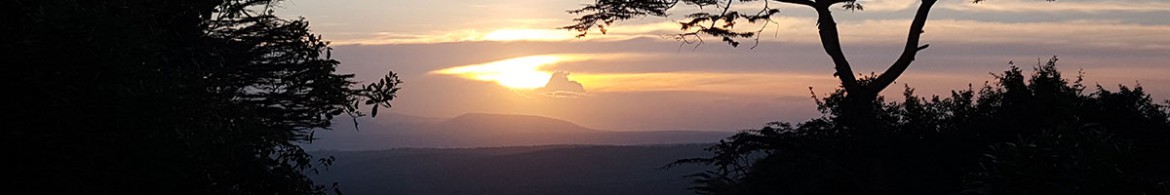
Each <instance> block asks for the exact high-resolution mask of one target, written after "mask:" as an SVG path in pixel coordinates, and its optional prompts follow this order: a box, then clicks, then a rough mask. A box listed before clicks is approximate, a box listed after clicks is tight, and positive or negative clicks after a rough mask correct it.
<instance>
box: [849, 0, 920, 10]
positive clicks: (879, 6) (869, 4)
mask: <svg viewBox="0 0 1170 195" xmlns="http://www.w3.org/2000/svg"><path fill="white" fill-rule="evenodd" d="M860 3H861V5H862V6H863V7H864V8H865V9H864V11H870V12H893V11H902V10H906V9H909V8H911V7H913V6H914V5H915V4H918V1H917V0H860Z"/></svg>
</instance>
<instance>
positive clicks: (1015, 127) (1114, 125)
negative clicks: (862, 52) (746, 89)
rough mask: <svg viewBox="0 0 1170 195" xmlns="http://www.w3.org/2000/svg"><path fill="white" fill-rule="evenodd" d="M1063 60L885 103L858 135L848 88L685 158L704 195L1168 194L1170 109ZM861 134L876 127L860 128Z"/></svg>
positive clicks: (697, 188) (881, 102)
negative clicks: (1085, 75)
mask: <svg viewBox="0 0 1170 195" xmlns="http://www.w3.org/2000/svg"><path fill="white" fill-rule="evenodd" d="M1056 61H1057V60H1056V58H1052V59H1051V60H1050V61H1048V62H1047V63H1045V64H1039V65H1037V66H1036V67H1035V71H1034V73H1032V74H1031V75H1030V76H1028V75H1025V74H1024V72H1023V71H1021V70H1020V69H1018V68H1015V67H1014V66H1013V67H1012V69H1010V70H1008V71H1005V72H1004V73H1002V74H996V75H995V78H996V82H994V83H989V84H986V85H985V86H984V87H983V88H981V89H978V90H975V89H966V90H959V91H954V92H952V94H951V95H950V96H949V97H939V96H931V97H929V98H928V97H920V96H916V95H914V90H913V89H911V88H909V87H907V88H906V90H905V93H904V96H905V100H902V101H885V100H882V98H879V99H878V100H877V101H875V102H874V103H873V104H872V106H873V107H874V109H875V110H877V111H878V112H877V113H878V114H877V123H876V124H878V126H872V127H862V128H850V127H848V125H847V124H851V123H850V122H847V121H846V122H843V121H842V120H847V119H842V118H840V117H839V115H840V113H842V112H849V111H848V110H846V109H851V108H849V107H846V106H842V101H844V96H843V95H842V92H843V91H841V90H838V91H837V92H835V93H833V94H831V95H830V96H828V97H824V98H823V99H818V101H817V103H818V106H819V108H820V110H821V111H822V112H823V113H824V116H823V117H820V118H817V119H813V120H810V121H806V122H802V123H797V124H792V123H771V124H768V125H767V126H765V127H764V128H762V129H759V130H748V131H744V132H741V133H739V134H737V135H735V136H732V137H730V138H727V139H725V140H724V141H721V142H720V143H719V144H718V145H716V146H713V147H710V148H708V150H709V151H711V152H713V153H714V154H713V155H712V156H710V157H705V158H695V159H684V160H680V161H678V162H676V163H682V164H688V163H699V164H707V165H711V166H713V169H712V170H710V171H707V172H703V173H698V174H695V175H693V177H694V178H695V182H696V186H694V187H693V189H694V190H695V191H696V192H699V193H701V194H870V193H879V194H1167V193H1170V166H1168V165H1170V118H1168V116H1170V112H1168V110H1167V108H1168V106H1167V103H1155V102H1153V101H1152V100H1151V98H1150V96H1149V94H1146V93H1145V92H1144V91H1143V90H1142V88H1141V87H1140V86H1137V87H1133V88H1129V87H1126V86H1121V87H1120V89H1119V90H1117V91H1111V90H1107V89H1105V88H1104V87H1101V86H1096V87H1095V89H1091V90H1088V91H1089V92H1086V90H1087V89H1086V87H1085V86H1084V85H1082V83H1081V77H1079V76H1078V77H1077V78H1076V79H1075V80H1073V81H1069V80H1068V79H1065V78H1064V77H1062V75H1061V73H1060V72H1059V71H1057V69H1056ZM860 130H865V131H870V132H858V131H860Z"/></svg>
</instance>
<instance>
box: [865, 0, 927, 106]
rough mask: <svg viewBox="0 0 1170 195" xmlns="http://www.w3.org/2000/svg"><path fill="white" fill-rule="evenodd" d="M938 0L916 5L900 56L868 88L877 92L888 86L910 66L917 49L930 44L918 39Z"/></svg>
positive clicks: (925, 0)
mask: <svg viewBox="0 0 1170 195" xmlns="http://www.w3.org/2000/svg"><path fill="white" fill-rule="evenodd" d="M937 1H938V0H922V5H919V6H918V12H917V13H916V14H915V15H914V21H913V22H911V23H910V32H909V34H908V35H907V36H906V47H905V48H903V50H902V56H899V57H898V60H897V61H894V64H892V65H890V68H889V69H886V71H885V72H883V73H882V74H881V75H880V76H878V78H877V79H875V80H874V82H873V83H871V84H870V85H869V86H867V87H868V88H869V90H871V91H874V92H879V91H882V90H883V89H885V88H886V87H889V86H890V84H893V83H894V80H895V79H898V77H899V76H902V72H905V71H906V68H909V67H910V63H911V62H914V57H915V56H917V55H918V51H921V50H923V49H926V48H927V47H929V46H930V45H922V46H919V45H918V41H919V39H920V38H921V37H922V33H923V31H922V28H923V27H925V26H926V17H927V15H929V14H930V7H932V6H934V3H935V2H937Z"/></svg>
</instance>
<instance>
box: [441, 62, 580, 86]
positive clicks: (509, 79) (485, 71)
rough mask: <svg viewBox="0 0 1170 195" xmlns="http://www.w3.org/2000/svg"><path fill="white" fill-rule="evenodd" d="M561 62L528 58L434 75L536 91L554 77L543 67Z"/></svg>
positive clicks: (474, 65) (452, 69) (468, 66)
mask: <svg viewBox="0 0 1170 195" xmlns="http://www.w3.org/2000/svg"><path fill="white" fill-rule="evenodd" d="M560 60H561V57H559V56H555V55H540V56H526V57H519V58H511V59H506V60H500V61H495V62H488V63H483V64H473V65H467V66H459V67H452V68H447V69H442V70H438V71H434V72H433V73H437V74H448V75H458V76H460V77H464V78H469V79H474V80H480V81H494V82H496V83H498V84H500V85H501V86H504V87H508V88H512V89H535V88H540V87H544V85H545V84H547V83H548V79H549V77H552V72H550V71H547V70H542V69H541V67H544V66H548V65H552V64H555V63H557V62H558V61H560Z"/></svg>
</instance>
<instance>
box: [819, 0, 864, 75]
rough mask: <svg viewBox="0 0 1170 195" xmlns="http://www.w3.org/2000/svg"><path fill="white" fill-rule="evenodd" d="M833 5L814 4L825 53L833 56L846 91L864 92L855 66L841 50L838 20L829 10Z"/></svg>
mask: <svg viewBox="0 0 1170 195" xmlns="http://www.w3.org/2000/svg"><path fill="white" fill-rule="evenodd" d="M831 5H832V4H830V3H821V4H816V5H815V6H813V8H815V9H816V10H817V28H818V29H819V34H820V37H821V45H822V46H823V47H824V48H825V53H827V54H829V57H831V58H833V64H834V66H835V68H836V69H837V73H836V76H837V78H839V79H841V85H842V86H844V87H845V92H847V93H850V94H859V93H864V92H863V91H860V90H862V87H861V85H860V84H859V83H858V82H857V78H856V77H855V76H853V68H852V67H850V66H849V60H847V59H846V58H845V53H844V52H842V51H841V40H840V37H838V36H839V35H838V32H837V22H836V21H834V20H833V14H832V13H831V12H830V11H829V6H831Z"/></svg>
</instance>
